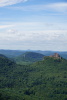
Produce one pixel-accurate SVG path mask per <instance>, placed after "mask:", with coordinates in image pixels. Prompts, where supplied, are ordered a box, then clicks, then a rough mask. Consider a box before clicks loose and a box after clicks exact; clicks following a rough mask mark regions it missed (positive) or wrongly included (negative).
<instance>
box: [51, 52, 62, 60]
mask: <svg viewBox="0 0 67 100" xmlns="http://www.w3.org/2000/svg"><path fill="white" fill-rule="evenodd" d="M50 57H55V58H59V59H61V57H59V55H58V53H54V55H51V56H50Z"/></svg>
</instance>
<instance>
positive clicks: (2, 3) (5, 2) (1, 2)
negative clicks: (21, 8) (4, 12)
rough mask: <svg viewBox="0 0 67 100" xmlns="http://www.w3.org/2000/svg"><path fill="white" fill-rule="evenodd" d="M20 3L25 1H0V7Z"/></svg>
mask: <svg viewBox="0 0 67 100" xmlns="http://www.w3.org/2000/svg"><path fill="white" fill-rule="evenodd" d="M21 1H23V2H25V1H27V0H0V7H3V6H8V5H13V4H16V3H20V2H21Z"/></svg>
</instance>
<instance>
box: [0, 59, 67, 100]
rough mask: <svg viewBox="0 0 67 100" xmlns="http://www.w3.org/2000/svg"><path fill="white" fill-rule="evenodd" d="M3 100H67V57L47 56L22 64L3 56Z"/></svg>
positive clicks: (0, 62) (0, 90) (0, 76)
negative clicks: (28, 63)
mask: <svg viewBox="0 0 67 100" xmlns="http://www.w3.org/2000/svg"><path fill="white" fill-rule="evenodd" d="M3 64H4V65H3ZM1 68H2V69H1ZM0 100H67V60H66V59H63V58H62V59H58V58H55V57H44V59H43V60H42V61H37V62H35V63H33V64H32V65H29V66H24V65H23V66H22V65H16V64H15V63H14V62H11V61H10V60H8V59H7V60H6V58H1V59H0Z"/></svg>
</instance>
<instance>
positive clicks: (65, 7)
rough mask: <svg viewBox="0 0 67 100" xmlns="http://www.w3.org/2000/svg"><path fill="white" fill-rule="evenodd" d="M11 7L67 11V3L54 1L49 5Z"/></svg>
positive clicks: (24, 9)
mask: <svg viewBox="0 0 67 100" xmlns="http://www.w3.org/2000/svg"><path fill="white" fill-rule="evenodd" d="M11 9H15V10H22V11H41V10H47V11H58V12H67V3H62V2H61V3H52V4H47V5H31V6H23V7H14V8H13V7H12V8H11Z"/></svg>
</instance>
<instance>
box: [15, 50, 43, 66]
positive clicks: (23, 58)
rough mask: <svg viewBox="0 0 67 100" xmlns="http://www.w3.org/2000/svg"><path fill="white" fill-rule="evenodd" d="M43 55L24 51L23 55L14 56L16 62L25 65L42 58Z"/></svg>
mask: <svg viewBox="0 0 67 100" xmlns="http://www.w3.org/2000/svg"><path fill="white" fill-rule="evenodd" d="M43 57H44V55H43V54H39V53H35V52H26V53H24V54H23V55H20V56H18V57H15V58H14V61H15V62H16V63H17V64H22V65H27V64H32V63H33V62H36V61H38V60H43Z"/></svg>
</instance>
